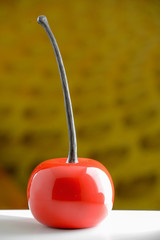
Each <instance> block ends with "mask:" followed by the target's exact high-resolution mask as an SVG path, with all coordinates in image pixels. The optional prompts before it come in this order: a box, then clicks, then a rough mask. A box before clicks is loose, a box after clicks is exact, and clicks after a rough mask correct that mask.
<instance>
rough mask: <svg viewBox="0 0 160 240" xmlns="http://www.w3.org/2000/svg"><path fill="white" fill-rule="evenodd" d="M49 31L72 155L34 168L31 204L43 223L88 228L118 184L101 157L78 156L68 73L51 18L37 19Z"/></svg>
mask: <svg viewBox="0 0 160 240" xmlns="http://www.w3.org/2000/svg"><path fill="white" fill-rule="evenodd" d="M37 21H38V23H39V24H41V25H42V26H43V27H44V29H45V31H46V32H47V34H48V36H49V38H50V41H51V44H52V46H53V49H54V53H55V56H56V59H57V64H58V67H59V72H60V77H61V82H62V87H63V94H64V102H65V109H66V115H67V123H68V133H69V154H68V158H58V159H50V160H47V161H44V162H42V163H41V164H39V165H38V166H37V167H36V168H35V169H34V171H33V172H32V174H31V176H30V179H29V182H28V188H27V198H28V205H29V208H30V210H31V212H32V214H33V216H34V217H35V218H36V219H37V220H38V221H39V222H40V223H42V224H45V225H47V226H50V227H55V228H88V227H93V226H95V225H97V224H98V223H100V222H101V221H102V220H103V219H104V218H105V217H106V216H107V215H108V213H109V211H110V210H111V209H112V206H113V202H114V186H113V181H112V178H111V176H110V174H109V172H108V170H107V169H106V168H105V167H104V166H103V165H102V164H101V163H100V162H98V161H95V160H92V159H87V158H78V157H77V140H76V131H75V125H74V118H73V112H72V105H71V99H70V94H69V88H68V83H67V77H66V73H65V69H64V65H63V61H62V57H61V54H60V51H59V48H58V45H57V42H56V40H55V37H54V35H53V33H52V31H51V29H50V27H49V24H48V21H47V18H46V17H45V16H43V15H42V16H39V17H38V19H37Z"/></svg>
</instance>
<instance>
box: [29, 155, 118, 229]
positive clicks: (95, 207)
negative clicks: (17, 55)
mask: <svg viewBox="0 0 160 240" xmlns="http://www.w3.org/2000/svg"><path fill="white" fill-rule="evenodd" d="M66 160H67V159H66V158H59V159H51V160H47V161H45V162H43V163H41V164H40V165H38V166H37V167H36V168H35V170H34V171H33V173H32V175H31V177H30V180H29V183H28V189H27V196H28V203H29V208H30V210H31V211H32V214H33V215H34V217H35V218H36V219H37V220H38V221H39V222H41V223H43V224H45V225H47V226H50V227H56V228H86V227H92V226H95V225H97V224H98V223H99V222H101V221H102V220H103V219H104V218H105V217H106V216H107V215H108V212H109V211H110V210H111V209H112V206H113V201H114V187H113V182H112V179H111V176H110V174H109V173H108V171H107V169H106V168H105V167H104V166H103V165H102V164H101V163H99V162H97V161H95V160H92V159H85V158H78V161H79V163H66Z"/></svg>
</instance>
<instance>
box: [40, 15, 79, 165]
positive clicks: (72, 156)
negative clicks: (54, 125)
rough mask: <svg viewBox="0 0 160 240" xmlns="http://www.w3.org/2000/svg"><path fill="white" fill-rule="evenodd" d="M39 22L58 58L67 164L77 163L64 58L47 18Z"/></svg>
mask: <svg viewBox="0 0 160 240" xmlns="http://www.w3.org/2000/svg"><path fill="white" fill-rule="evenodd" d="M37 22H38V23H39V24H41V25H42V27H43V28H44V29H45V31H46V32H47V34H48V36H49V38H50V41H51V44H52V46H53V50H54V53H55V56H56V60H57V64H58V68H59V73H60V77H61V82H62V88H63V95H64V102H65V109H66V115H67V123H68V133H69V154H68V159H67V163H77V162H78V159H77V140H76V131H75V125H74V118H73V111H72V104H71V99H70V94H69V88H68V82H67V77H66V72H65V68H64V65H63V61H62V57H61V54H60V51H59V48H58V45H57V42H56V39H55V37H54V35H53V33H52V31H51V29H50V27H49V24H48V21H47V18H46V17H45V16H43V15H42V16H39V17H38V18H37Z"/></svg>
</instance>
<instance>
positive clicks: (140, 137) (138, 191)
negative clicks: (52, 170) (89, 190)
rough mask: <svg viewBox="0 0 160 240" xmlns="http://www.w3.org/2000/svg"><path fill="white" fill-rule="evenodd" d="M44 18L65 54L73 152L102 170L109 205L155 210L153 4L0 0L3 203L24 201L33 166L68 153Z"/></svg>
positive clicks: (157, 47)
mask: <svg viewBox="0 0 160 240" xmlns="http://www.w3.org/2000/svg"><path fill="white" fill-rule="evenodd" d="M41 14H44V15H46V16H47V17H48V20H49V23H50V25H51V27H52V29H53V32H54V34H55V37H56V39H57V42H58V44H59V47H60V50H61V54H62V57H63V60H64V64H65V68H66V72H67V76H68V81H69V86H70V92H71V98H72V104H73V110H74V116H75V124H76V129H77V140H78V155H79V156H80V157H90V158H93V159H96V160H98V161H100V162H102V163H103V164H104V165H105V166H106V167H107V168H108V170H109V171H110V173H111V175H112V177H113V181H114V183H115V190H116V195H115V205H114V208H115V209H160V66H159V65H160V42H159V40H160V2H159V1H158V0H157V1H155V0H152V1H150V0H148V1H147V0H146V1H138V0H130V1H127V0H126V1H125V0H123V1H119V0H117V1H109V0H108V1H106V0H99V1H93V0H89V1H86V0H81V1H74V0H68V1H65V0H59V1H49V0H45V1H38V0H33V1H24V0H19V1H18V0H17V1H16V0H14V1H11V0H8V1H1V2H0V31H1V35H0V168H1V172H3V174H5V179H8V180H3V181H2V179H1V177H0V185H1V184H2V185H3V186H4V185H5V183H6V187H3V192H2V193H1V195H3V198H2V197H1V195H0V208H22V207H26V206H27V203H26V186H27V181H28V178H29V176H30V174H31V171H32V170H33V168H34V167H35V166H36V165H37V164H38V163H40V162H42V161H44V160H46V159H50V158H58V157H65V156H66V157H67V154H68V133H67V125H66V117H65V109H64V102H63V94H62V88H61V82H60V77H59V73H58V68H57V64H56V60H55V57H54V54H53V51H52V48H51V44H50V42H49V40H48V37H47V35H46V33H45V32H44V30H43V29H42V27H41V26H39V25H38V24H37V22H36V18H37V17H38V15H41ZM3 179H4V178H3ZM8 181H9V182H10V184H8ZM14 188H15V189H16V191H17V192H19V193H18V194H17V196H15V195H14V194H12V193H13V192H14V191H13V189H14ZM10 189H12V190H10ZM8 193H10V194H8ZM9 196H10V197H11V199H13V201H8V198H9ZM16 197H17V198H18V199H23V200H17V201H15V198H16ZM14 202H15V204H14ZM24 202H25V203H24ZM17 203H18V204H17Z"/></svg>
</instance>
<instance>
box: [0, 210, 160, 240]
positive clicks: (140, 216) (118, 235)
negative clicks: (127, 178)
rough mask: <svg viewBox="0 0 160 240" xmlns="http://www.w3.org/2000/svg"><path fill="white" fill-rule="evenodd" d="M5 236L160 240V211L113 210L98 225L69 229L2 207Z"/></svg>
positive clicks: (1, 235) (1, 232)
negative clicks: (41, 222) (40, 221)
mask: <svg viewBox="0 0 160 240" xmlns="http://www.w3.org/2000/svg"><path fill="white" fill-rule="evenodd" d="M3 239H17V240H19V239H21V240H23V239H29V240H32V239H35V240H41V239H45V240H48V239H52V240H59V239H62V240H72V239H73V240H140V239H144V240H160V211H112V212H111V213H110V216H109V217H108V218H106V220H104V221H103V222H102V223H101V224H99V225H98V226H96V227H94V228H88V229H80V230H65V229H54V228H48V227H46V226H43V225H41V224H40V223H38V222H37V221H36V220H35V219H34V218H33V216H32V214H31V212H30V211H29V210H1V211H0V240H3Z"/></svg>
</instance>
